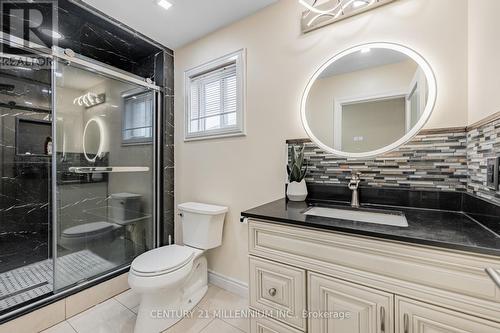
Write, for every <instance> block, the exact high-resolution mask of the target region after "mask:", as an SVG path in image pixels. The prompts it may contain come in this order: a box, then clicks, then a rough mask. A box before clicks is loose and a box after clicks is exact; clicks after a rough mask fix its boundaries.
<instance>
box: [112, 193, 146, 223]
mask: <svg viewBox="0 0 500 333" xmlns="http://www.w3.org/2000/svg"><path fill="white" fill-rule="evenodd" d="M141 200H142V195H140V194H135V193H126V192H125V193H113V194H111V207H112V213H113V218H114V219H115V220H118V221H128V220H134V219H137V218H139V217H140V216H141Z"/></svg>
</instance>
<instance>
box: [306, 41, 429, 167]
mask: <svg viewBox="0 0 500 333" xmlns="http://www.w3.org/2000/svg"><path fill="white" fill-rule="evenodd" d="M366 48H371V49H376V48H385V49H390V50H393V51H398V52H401V53H404V54H405V55H407V56H408V57H410V58H411V59H412V60H414V61H415V62H416V63H417V64H418V65H419V66H420V68H421V69H422V71H423V72H424V75H425V77H426V79H427V85H428V98H427V104H426V105H425V109H424V112H423V113H422V116H421V117H420V119H419V121H418V122H417V123H416V124H415V126H413V128H412V129H411V130H410V131H409V132H408V133H406V134H405V135H404V136H403V137H402V138H400V139H399V140H397V141H395V142H393V143H391V144H390V145H387V146H385V147H382V148H380V149H377V150H372V151H368V152H363V153H348V152H343V151H340V150H337V149H334V148H332V147H329V146H327V145H325V144H324V143H323V142H321V140H319V139H318V138H317V137H316V136H315V135H314V133H313V132H312V131H311V129H310V127H309V124H308V123H307V116H306V105H307V98H308V97H309V92H310V91H311V88H312V86H313V85H314V83H315V82H316V79H317V78H318V77H319V76H320V75H321V73H323V71H324V70H325V69H327V68H328V67H329V66H330V65H331V64H333V63H334V62H336V61H337V60H339V59H341V58H343V57H345V56H347V55H350V54H352V53H355V52H358V51H361V50H362V49H366ZM436 100H437V82H436V76H435V75H434V71H433V70H432V68H431V66H430V65H429V63H428V62H427V61H426V60H425V59H424V58H423V57H422V56H421V55H420V54H419V53H417V52H416V51H414V50H412V49H410V48H409V47H406V46H403V45H401V44H396V43H389V42H376V43H366V44H361V45H357V46H354V47H351V48H349V49H347V50H344V51H342V52H340V53H338V54H337V55H335V56H334V57H333V58H330V60H328V61H327V62H326V63H324V64H323V65H322V66H321V67H320V68H319V69H318V70H317V71H316V72H315V73H314V75H313V76H312V78H311V79H310V80H309V82H308V83H307V86H306V88H305V90H304V94H303V95H302V101H301V105H300V117H301V120H302V126H303V127H304V130H305V131H306V133H307V135H308V136H309V138H310V139H311V140H312V141H313V142H314V143H315V144H316V145H317V146H318V147H320V148H321V149H323V150H324V151H327V152H329V153H332V154H334V155H336V156H338V157H345V158H353V159H362V158H372V157H376V156H379V155H382V154H385V153H387V152H390V151H392V150H394V149H396V148H398V147H400V146H402V145H404V144H405V143H407V142H408V141H410V140H411V139H412V138H413V137H414V136H415V135H417V134H418V132H419V131H420V130H421V129H422V128H423V127H424V126H425V124H426V123H427V121H428V120H429V118H430V116H431V114H432V111H433V110H434V106H435V104H436Z"/></svg>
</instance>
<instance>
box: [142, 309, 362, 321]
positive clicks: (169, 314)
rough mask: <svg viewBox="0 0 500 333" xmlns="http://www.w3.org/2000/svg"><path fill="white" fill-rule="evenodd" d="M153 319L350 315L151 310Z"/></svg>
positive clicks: (334, 314)
mask: <svg viewBox="0 0 500 333" xmlns="http://www.w3.org/2000/svg"><path fill="white" fill-rule="evenodd" d="M150 316H151V318H153V319H181V318H195V319H212V318H218V319H249V318H263V317H272V318H275V319H282V320H286V319H289V318H296V317H301V316H302V318H307V319H333V320H347V319H350V318H351V317H352V315H351V313H350V312H349V311H306V310H304V311H302V312H301V313H300V314H299V315H298V316H297V315H295V314H293V313H292V312H291V311H286V310H267V311H266V310H264V311H258V312H257V311H253V310H249V309H236V310H227V309H216V310H204V309H197V310H160V309H158V310H153V311H151V313H150Z"/></svg>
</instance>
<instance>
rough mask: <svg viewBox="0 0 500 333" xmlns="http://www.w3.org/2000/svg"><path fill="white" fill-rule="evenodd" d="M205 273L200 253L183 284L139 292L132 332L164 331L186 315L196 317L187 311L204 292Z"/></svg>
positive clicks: (206, 277)
mask: <svg viewBox="0 0 500 333" xmlns="http://www.w3.org/2000/svg"><path fill="white" fill-rule="evenodd" d="M207 275H208V271H207V260H206V258H205V257H204V256H200V257H198V258H197V259H195V261H194V263H193V270H192V271H191V273H190V275H189V277H188V278H187V280H186V283H185V284H184V286H179V287H178V288H175V289H170V288H168V289H163V290H157V291H155V292H154V293H144V294H142V295H141V303H140V306H139V310H138V312H137V320H136V323H135V329H134V332H135V333H159V332H163V331H165V330H166V329H168V328H169V327H171V326H173V325H174V324H176V323H177V322H178V321H180V320H181V319H182V318H184V317H186V316H187V315H193V316H197V315H198V314H197V313H190V311H191V310H193V308H194V307H195V306H196V305H197V304H198V303H199V302H200V301H201V299H202V298H203V296H205V294H206V293H207V290H208V276H207Z"/></svg>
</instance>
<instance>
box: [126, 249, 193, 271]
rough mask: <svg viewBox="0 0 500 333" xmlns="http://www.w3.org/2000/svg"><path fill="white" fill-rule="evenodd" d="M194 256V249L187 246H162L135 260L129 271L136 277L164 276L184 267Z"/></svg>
mask: <svg viewBox="0 0 500 333" xmlns="http://www.w3.org/2000/svg"><path fill="white" fill-rule="evenodd" d="M194 256H195V251H194V249H191V248H189V247H187V246H179V245H168V246H163V247H159V248H157V249H154V250H151V251H147V252H145V253H143V254H141V255H140V256H138V257H137V258H135V259H134V261H133V262H132V265H131V266H130V270H131V271H132V272H133V274H135V275H138V276H159V275H164V274H168V273H172V272H174V271H177V270H179V269H181V268H182V267H184V266H186V265H187V264H188V263H189V262H191V260H193V258H194Z"/></svg>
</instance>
